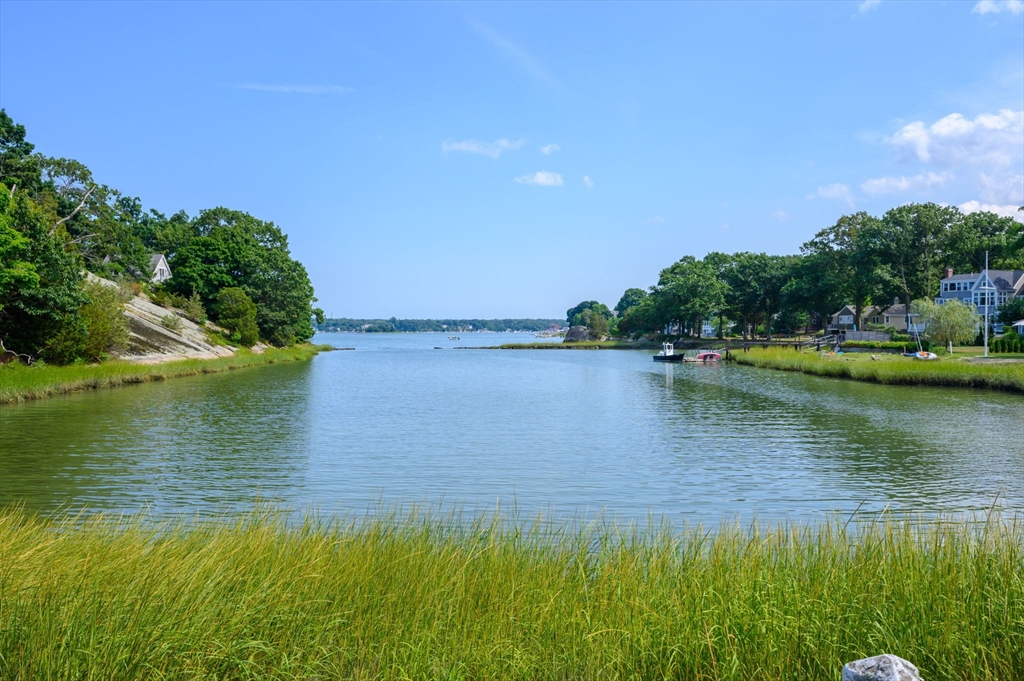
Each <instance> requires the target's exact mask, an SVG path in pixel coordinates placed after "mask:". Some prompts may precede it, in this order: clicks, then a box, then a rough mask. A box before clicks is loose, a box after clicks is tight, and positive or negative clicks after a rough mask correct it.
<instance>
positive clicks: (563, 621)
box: [0, 510, 1024, 681]
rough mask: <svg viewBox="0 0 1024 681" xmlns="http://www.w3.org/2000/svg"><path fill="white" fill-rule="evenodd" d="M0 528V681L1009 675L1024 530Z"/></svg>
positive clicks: (1014, 661) (271, 518)
mask: <svg viewBox="0 0 1024 681" xmlns="http://www.w3.org/2000/svg"><path fill="white" fill-rule="evenodd" d="M530 527H531V528H533V529H528V528H527V527H526V526H523V525H520V524H516V523H514V522H513V523H509V522H504V521H502V520H500V519H495V518H491V519H483V518H480V519H477V520H475V521H471V522H461V521H460V519H459V518H456V517H453V516H449V517H447V518H441V519H434V520H432V519H430V518H428V517H423V516H415V515H399V514H391V515H387V516H383V517H376V518H371V519H365V520H361V521H323V520H318V519H316V518H307V520H306V521H305V522H303V523H299V524H294V523H291V524H290V523H289V522H288V521H287V520H286V519H285V518H284V517H282V516H280V515H275V514H273V513H260V512H256V513H254V514H250V515H247V516H244V517H241V518H236V519H234V520H227V519H221V520H220V521H219V522H210V521H199V520H193V521H174V522H172V521H152V520H146V519H134V520H126V519H123V518H104V517H93V518H82V517H75V518H61V519H40V518H38V517H34V516H30V515H28V514H26V513H24V512H21V511H19V510H6V511H3V512H2V513H0V552H2V553H0V676H2V677H3V678H9V679H35V678H39V679H111V678H116V679H136V678H138V679H143V678H144V679H313V678H315V679H328V678H332V679H333V678H351V679H531V680H535V679H705V680H708V679H835V680H838V679H839V678H840V673H839V670H840V666H841V665H842V664H843V663H844V662H846V661H849V660H852V659H857V658H861V657H865V656H868V655H872V654H877V653H880V652H892V653H896V654H899V655H901V656H903V657H906V658H908V659H910V660H911V661H913V662H914V663H915V664H917V665H918V667H919V668H920V669H921V671H922V675H923V677H924V678H926V679H928V680H929V681H942V680H944V679H960V680H963V679H991V680H993V681H995V680H1000V681H1005V680H1007V679H1019V678H1024V581H1022V580H1024V577H1022V575H1024V550H1022V546H1024V527H1022V524H1021V523H1020V522H1019V520H1018V519H1014V520H1011V521H1005V520H1004V521H991V522H988V523H983V524H981V525H972V524H970V523H968V522H962V523H961V522H952V521H949V522H944V521H936V520H932V521H925V520H913V519H899V518H883V519H880V520H879V519H876V520H875V521H869V522H865V523H862V524H858V523H857V522H854V523H852V524H849V525H846V524H844V523H843V522H842V521H835V522H827V523H824V524H821V525H814V526H790V525H782V526H773V527H767V526H756V525H755V526H749V527H739V526H736V525H729V524H727V525H723V526H722V527H719V528H717V529H716V531H713V532H709V531H707V530H706V529H704V528H694V529H692V530H688V531H683V532H673V531H671V530H669V529H667V528H661V529H656V530H652V531H650V532H644V531H640V530H637V529H635V528H634V529H621V528H618V527H616V526H614V525H608V524H600V523H597V524H593V525H590V526H586V527H579V526H576V527H575V528H574V529H570V528H568V527H562V528H557V527H551V526H547V525H544V524H543V523H537V524H533V525H530Z"/></svg>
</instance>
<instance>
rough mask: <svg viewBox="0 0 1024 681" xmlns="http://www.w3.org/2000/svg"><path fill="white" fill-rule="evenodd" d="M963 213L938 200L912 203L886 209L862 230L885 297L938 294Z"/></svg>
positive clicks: (907, 300) (908, 302)
mask: <svg viewBox="0 0 1024 681" xmlns="http://www.w3.org/2000/svg"><path fill="white" fill-rule="evenodd" d="M962 220H963V215H962V214H961V213H960V211H959V210H958V209H956V208H952V207H947V206H939V205H936V204H934V203H920V204H908V205H906V206H899V207H897V208H892V209H890V210H888V211H886V213H885V215H884V216H883V217H882V219H881V221H879V222H878V223H877V224H871V225H869V226H865V227H864V229H863V230H862V232H861V235H860V238H861V239H862V241H861V248H862V249H863V251H864V252H865V253H866V254H867V255H868V256H869V257H871V258H873V259H875V261H876V262H877V263H878V265H879V268H878V269H877V270H876V271H877V273H878V275H879V281H880V282H881V285H882V291H881V293H882V296H883V298H885V299H890V298H891V297H893V296H895V297H899V298H902V299H903V301H904V303H905V304H906V306H907V309H910V305H911V301H913V300H915V299H918V298H933V297H934V296H935V295H937V294H938V289H939V279H940V278H941V268H942V265H943V262H944V261H945V259H946V248H947V247H948V245H949V243H950V237H951V235H952V234H953V233H954V231H955V230H957V229H960V223H961V222H962Z"/></svg>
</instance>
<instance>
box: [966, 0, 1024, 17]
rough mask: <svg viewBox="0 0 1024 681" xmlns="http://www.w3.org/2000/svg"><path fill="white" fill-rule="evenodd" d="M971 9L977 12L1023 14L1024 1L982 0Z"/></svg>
mask: <svg viewBox="0 0 1024 681" xmlns="http://www.w3.org/2000/svg"><path fill="white" fill-rule="evenodd" d="M971 11H972V12H974V13H975V14H999V13H1000V12H1009V13H1010V14H1021V13H1022V12H1024V2H1021V0H1002V1H1000V0H981V1H980V2H979V3H978V4H976V5H975V6H974V9H972V10H971Z"/></svg>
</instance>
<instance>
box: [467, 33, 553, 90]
mask: <svg viewBox="0 0 1024 681" xmlns="http://www.w3.org/2000/svg"><path fill="white" fill-rule="evenodd" d="M469 25H470V26H472V27H473V30H474V31H476V32H477V34H478V35H479V36H481V37H482V38H484V39H485V40H486V41H487V42H489V43H490V44H491V45H494V46H495V47H496V48H498V49H499V50H500V51H501V52H502V53H503V54H505V55H506V56H508V57H510V58H511V59H512V60H513V61H515V62H516V63H518V64H519V66H520V67H522V69H523V70H524V71H526V72H527V73H529V74H530V75H532V76H533V77H534V78H536V79H537V80H539V81H541V82H542V83H544V84H545V85H554V84H555V79H554V77H552V75H551V74H550V73H548V71H547V69H545V68H544V67H543V66H542V65H541V63H540V62H539V61H538V60H537V59H536V58H534V57H533V55H531V54H529V53H527V52H526V51H525V50H523V49H522V48H521V47H519V46H518V45H516V44H515V43H514V42H512V41H511V40H508V39H506V38H504V37H503V36H501V35H499V34H498V33H497V32H495V31H494V30H492V29H491V28H490V27H489V26H486V25H485V24H483V23H481V22H480V21H477V20H476V19H470V20H469Z"/></svg>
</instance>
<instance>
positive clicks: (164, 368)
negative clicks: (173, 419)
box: [0, 345, 329, 404]
mask: <svg viewBox="0 0 1024 681" xmlns="http://www.w3.org/2000/svg"><path fill="white" fill-rule="evenodd" d="M326 349H329V346H325V345H295V346H292V347H290V348H269V349H267V350H266V351H265V352H263V353H262V354H256V353H254V352H250V351H248V350H240V351H238V352H237V353H236V354H235V355H234V356H232V357H221V358H218V359H186V360H180V361H176V362H166V363H164V364H134V363H132V362H124V361H116V360H115V361H111V362H104V363H103V364H88V365H87V364H72V365H69V366H49V365H45V366H38V365H37V366H30V367H29V366H23V365H21V364H17V363H12V364H8V365H6V366H3V367H0V404H11V403H13V402H21V401H23V400H33V399H40V398H43V397H53V396H54V395H61V394H64V393H70V392H75V391H77V390H87V389H90V388H112V387H114V386H119V385H127V384H130V383H145V382H147V381H162V380H164V379H167V378H177V377H179V376H195V375H197V374H212V373H217V372H221V371H229V370H232V369H242V368H245V367H253V366H262V365H265V364H275V363H277V362H291V361H296V360H305V359H310V358H311V357H313V356H314V355H316V354H317V353H318V352H320V351H322V350H326Z"/></svg>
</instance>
